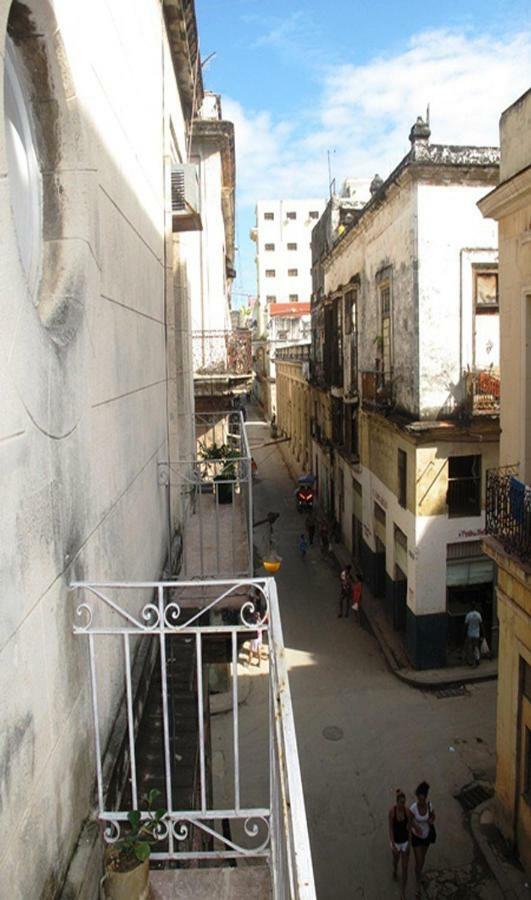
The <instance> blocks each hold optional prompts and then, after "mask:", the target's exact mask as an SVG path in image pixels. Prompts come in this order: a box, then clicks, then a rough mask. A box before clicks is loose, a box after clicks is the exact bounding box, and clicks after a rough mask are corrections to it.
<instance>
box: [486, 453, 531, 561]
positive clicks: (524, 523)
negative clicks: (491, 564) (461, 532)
mask: <svg viewBox="0 0 531 900" xmlns="http://www.w3.org/2000/svg"><path fill="white" fill-rule="evenodd" d="M517 476H518V469H517V467H516V466H506V467H504V468H501V469H489V470H488V472H487V515H486V531H487V534H491V535H492V536H493V537H495V538H496V539H497V540H498V541H499V542H500V543H501V544H502V546H503V547H504V548H505V550H506V551H507V552H508V553H513V554H514V555H515V556H517V557H518V558H519V559H521V560H522V561H523V562H528V561H529V560H530V559H531V487H529V485H527V484H524V483H523V482H521V481H519V479H518V477H517Z"/></svg>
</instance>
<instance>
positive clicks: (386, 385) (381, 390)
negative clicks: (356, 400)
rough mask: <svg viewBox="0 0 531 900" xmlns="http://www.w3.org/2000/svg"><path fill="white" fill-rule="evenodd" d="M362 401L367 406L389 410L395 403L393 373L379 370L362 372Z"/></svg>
mask: <svg viewBox="0 0 531 900" xmlns="http://www.w3.org/2000/svg"><path fill="white" fill-rule="evenodd" d="M361 399H362V402H363V404H364V405H365V406H368V407H372V408H374V409H382V410H383V409H389V408H390V407H391V406H392V405H393V401H394V383H393V373H392V372H390V373H387V372H383V371H381V370H378V369H377V370H372V371H365V372H362V373H361Z"/></svg>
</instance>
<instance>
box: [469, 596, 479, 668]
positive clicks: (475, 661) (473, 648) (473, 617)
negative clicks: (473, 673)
mask: <svg viewBox="0 0 531 900" xmlns="http://www.w3.org/2000/svg"><path fill="white" fill-rule="evenodd" d="M482 637H483V618H482V616H481V613H480V611H479V609H478V607H477V604H474V606H473V607H472V609H471V610H470V612H468V613H467V614H466V616H465V659H466V661H467V662H468V665H469V666H479V661H480V658H481V653H480V645H481V638H482Z"/></svg>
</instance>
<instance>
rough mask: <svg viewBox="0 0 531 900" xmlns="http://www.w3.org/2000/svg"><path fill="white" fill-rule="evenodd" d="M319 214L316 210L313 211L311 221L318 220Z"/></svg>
mask: <svg viewBox="0 0 531 900" xmlns="http://www.w3.org/2000/svg"><path fill="white" fill-rule="evenodd" d="M318 218H319V213H318V211H317V210H316V209H312V210H311V212H310V219H318Z"/></svg>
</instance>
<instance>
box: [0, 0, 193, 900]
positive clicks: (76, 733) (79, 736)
mask: <svg viewBox="0 0 531 900" xmlns="http://www.w3.org/2000/svg"><path fill="white" fill-rule="evenodd" d="M28 6H29V8H30V10H32V9H38V10H39V20H38V23H37V26H36V30H37V32H38V33H40V34H42V35H44V38H43V39H42V40H43V41H44V42H45V43H46V47H47V50H48V51H49V53H50V72H49V77H50V84H49V88H50V91H51V93H52V95H54V94H55V95H56V97H57V104H56V106H53V110H54V111H57V119H56V120H55V121H54V122H53V123H50V122H48V123H47V122H44V126H43V127H44V129H46V128H47V126H49V128H48V132H49V133H48V141H49V145H48V152H49V153H51V152H52V150H53V153H54V154H55V156H54V157H53V160H54V162H55V163H56V168H55V171H54V175H53V179H52V180H51V181H50V182H49V183H47V184H46V185H45V190H46V191H47V193H48V198H47V203H46V204H45V207H44V222H43V227H44V238H45V253H46V256H45V259H44V269H43V274H44V276H45V280H46V285H47V288H48V289H49V293H48V294H47V295H46V296H40V295H39V296H33V297H32V296H30V295H29V293H28V290H27V286H26V282H25V277H24V273H23V271H22V267H21V264H20V261H19V256H18V249H17V242H16V236H15V233H14V224H13V217H12V213H11V206H10V203H11V198H10V193H9V191H10V186H9V173H8V171H7V165H6V157H5V147H4V129H3V127H1V128H0V230H1V233H2V244H3V246H2V257H1V262H0V296H1V297H2V300H1V301H0V302H1V308H2V309H1V316H0V373H1V374H0V377H1V382H2V391H1V400H0V403H1V411H0V455H1V466H0V473H1V474H0V479H1V494H2V511H3V514H2V518H1V521H0V584H1V588H2V616H1V617H0V694H1V696H2V698H3V701H2V729H1V733H0V829H1V832H2V834H3V836H4V840H3V847H2V852H1V853H0V884H2V885H4V886H6V885H9V886H10V887H9V896H10V898H12V900H28V898H30V897H42V898H48V897H53V896H56V892H57V890H58V886H59V885H60V882H61V880H62V878H63V876H64V873H65V869H66V865H67V863H68V860H69V858H70V855H71V853H72V851H73V848H74V845H75V841H76V839H77V836H78V833H79V829H80V827H81V824H82V822H83V820H84V818H85V817H86V816H87V815H88V813H89V802H90V797H91V788H92V785H93V782H94V777H95V768H94V759H93V751H92V734H93V729H92V724H91V711H90V690H89V680H88V679H89V676H88V668H87V664H88V661H87V647H86V643H85V641H84V640H83V639H82V638H78V637H76V638H74V636H73V635H72V625H73V620H74V602H75V601H74V597H73V595H72V594H70V593H68V590H67V588H68V584H69V582H70V581H71V580H74V579H76V580H78V579H83V578H86V579H93V580H105V579H111V580H120V579H127V580H135V579H142V580H145V579H152V578H155V577H157V576H158V575H159V574H160V572H161V567H162V564H163V561H164V558H165V556H166V552H167V537H168V528H167V522H168V508H167V494H166V492H165V490H164V489H163V488H161V487H159V485H158V481H157V462H158V461H163V460H165V459H167V458H168V456H169V454H170V453H173V452H175V449H176V448H172V450H170V448H169V447H168V441H167V436H168V432H167V424H168V423H167V415H166V388H167V384H166V378H167V372H166V349H165V343H166V335H165V328H164V318H165V289H166V288H167V281H166V280H165V266H167V269H166V271H167V274H168V278H169V277H170V275H171V268H172V262H171V258H168V257H167V250H168V245H169V246H171V236H170V238H169V239H168V237H167V235H165V222H167V219H165V209H166V208H167V197H166V196H165V180H166V178H165V170H164V166H163V162H164V159H165V158H166V159H169V153H168V151H167V147H166V146H165V142H166V139H167V135H168V133H169V116H170V115H171V118H172V121H173V127H174V130H175V133H176V134H177V135H178V138H179V144H180V149H181V151H182V152H184V131H183V120H182V113H181V109H180V106H179V101H178V95H177V91H176V87H175V83H174V74H173V66H172V62H171V59H170V56H169V52H168V47H167V45H166V40H165V32H164V28H163V22H162V17H161V16H162V14H161V10H160V8H159V6H158V5H157V4H149V3H148V4H140V5H137V6H136V7H135V11H134V15H132V14H131V10H130V8H129V6H128V5H126V4H121V3H120V4H114V5H113V8H112V10H111V8H110V7H109V6H108V5H107V4H106V3H103V2H100V0H95V2H93V3H90V4H78V3H76V4H68V3H59V2H57V3H55V4H54V6H55V14H56V18H55V17H54V15H53V9H52V7H48V5H47V4H46V3H44V2H40V3H38V4H37V3H32V2H31V0H30V2H29V3H28ZM8 11H9V3H8V2H6V0H1V2H0V27H1V32H2V40H1V41H0V52H1V53H3V47H4V40H3V36H4V35H5V23H6V17H7V14H8ZM58 58H59V59H60V61H61V66H58V64H57V60H58ZM0 62H3V60H0ZM163 66H164V71H165V73H166V75H165V77H164V76H163ZM0 71H1V72H2V73H3V71H4V69H3V65H1V66H0ZM163 88H164V89H163ZM39 89H40V90H43V85H42V83H41V84H40V85H39ZM163 96H165V105H166V108H165V111H164V110H163V107H162V100H163ZM2 97H3V90H2V89H1V85H0V103H1V98H2ZM0 108H1V107H0ZM165 135H166V137H165ZM52 144H53V147H52V146H51V145H52ZM54 260H55V264H54ZM170 293H172V292H170ZM65 322H66V325H65ZM173 337H174V338H175V335H173ZM182 424H183V423H181V434H184V431H183V430H182ZM121 665H122V662H121V660H120V659H116V656H112V655H110V654H109V655H108V656H107V658H106V659H105V658H104V659H103V663H102V666H101V669H100V672H99V679H100V685H101V697H100V714H101V722H102V740H103V743H104V744H105V742H106V737H107V733H108V729H109V725H110V723H111V722H112V719H113V716H114V713H115V710H116V705H117V702H118V700H119V698H120V692H121V690H122V687H123V670H122V668H121ZM1 892H2V891H1V889H0V893H1Z"/></svg>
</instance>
